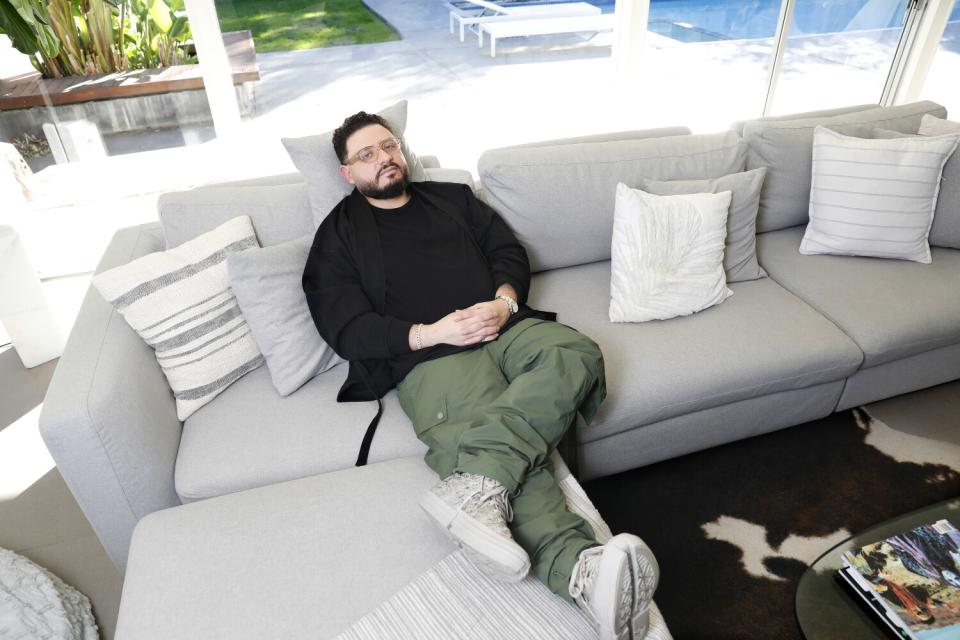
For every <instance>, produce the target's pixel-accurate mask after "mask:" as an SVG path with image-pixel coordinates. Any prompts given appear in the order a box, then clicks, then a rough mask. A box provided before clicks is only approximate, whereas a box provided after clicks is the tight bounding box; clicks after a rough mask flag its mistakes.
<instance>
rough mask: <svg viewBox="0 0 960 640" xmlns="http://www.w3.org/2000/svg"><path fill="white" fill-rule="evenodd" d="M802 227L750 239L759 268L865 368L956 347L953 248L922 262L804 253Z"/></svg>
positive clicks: (958, 258)
mask: <svg viewBox="0 0 960 640" xmlns="http://www.w3.org/2000/svg"><path fill="white" fill-rule="evenodd" d="M803 230H804V229H803V227H794V228H792V229H783V230H780V231H774V232H770V233H764V234H761V235H759V236H757V255H758V257H759V258H760V264H762V265H763V267H764V268H765V269H766V270H767V272H768V273H769V274H770V277H772V278H774V279H775V280H776V281H777V282H779V283H781V284H782V285H783V286H784V287H786V288H787V289H789V290H790V291H792V292H793V293H795V294H796V295H798V296H800V297H801V298H803V299H804V300H805V301H806V302H807V303H809V304H810V306H812V307H813V308H815V309H817V310H818V311H819V312H820V313H822V314H823V315H824V316H826V317H827V318H829V319H830V320H831V321H832V322H833V323H835V324H836V325H837V326H838V327H839V328H840V329H842V330H843V332H844V333H846V334H847V335H848V336H850V337H851V338H852V339H853V340H854V341H855V342H856V343H857V345H858V346H859V347H860V349H861V350H862V351H863V354H864V363H863V366H864V367H865V368H866V367H872V366H875V365H878V364H882V363H884V362H890V361H892V360H896V359H898V358H903V357H905V356H910V355H914V354H918V353H922V352H924V351H928V350H930V349H936V348H938V347H943V346H946V345H951V344H955V343H957V342H960V251H957V250H955V249H943V248H939V247H934V248H932V250H931V254H932V258H933V261H932V262H931V263H930V264H920V263H915V262H902V261H899V260H885V259H883V258H857V257H849V256H804V255H801V254H800V253H799V251H798V249H799V247H800V239H801V238H802V237H803Z"/></svg>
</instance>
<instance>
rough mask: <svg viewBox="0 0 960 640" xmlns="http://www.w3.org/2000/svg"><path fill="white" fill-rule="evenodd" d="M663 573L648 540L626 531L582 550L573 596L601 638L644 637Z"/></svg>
mask: <svg viewBox="0 0 960 640" xmlns="http://www.w3.org/2000/svg"><path fill="white" fill-rule="evenodd" d="M659 576H660V569H659V566H658V565H657V559H656V558H655V557H654V556H653V552H652V551H650V548H649V547H648V546H647V545H646V544H645V543H644V542H643V540H641V539H640V538H638V537H637V536H635V535H633V534H630V533H621V534H619V535H616V536H614V537H613V538H611V539H610V541H609V542H607V544H605V545H603V546H602V547H591V548H589V549H585V550H584V551H581V552H580V557H579V558H578V559H577V563H576V564H575V565H574V567H573V575H572V576H571V577H570V587H569V589H570V596H571V597H573V599H574V601H575V602H576V603H577V604H578V605H579V606H580V608H581V609H583V610H584V611H585V612H586V613H587V615H588V616H590V617H591V618H592V619H593V621H594V622H595V623H596V624H597V627H598V631H599V632H600V640H641V639H642V638H643V637H644V636H645V635H646V634H647V626H648V625H649V617H650V602H651V601H653V592H654V591H655V590H656V588H657V582H658V580H659Z"/></svg>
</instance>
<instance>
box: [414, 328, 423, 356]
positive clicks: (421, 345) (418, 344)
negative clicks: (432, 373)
mask: <svg viewBox="0 0 960 640" xmlns="http://www.w3.org/2000/svg"><path fill="white" fill-rule="evenodd" d="M421 329H423V323H422V322H421V323H420V324H418V325H417V333H416V340H417V351H420V349H423V342H422V341H421V340H420V330H421Z"/></svg>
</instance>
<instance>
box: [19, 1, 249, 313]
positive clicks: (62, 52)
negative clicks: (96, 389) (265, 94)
mask: <svg viewBox="0 0 960 640" xmlns="http://www.w3.org/2000/svg"><path fill="white" fill-rule="evenodd" d="M209 1H210V3H211V6H212V2H213V0H209ZM31 5H32V7H33V11H34V14H33V19H32V20H27V19H23V18H22V17H21V23H20V24H19V25H18V27H17V28H11V26H10V23H9V21H7V22H5V23H4V24H5V26H6V28H7V29H9V30H10V32H9V33H8V34H6V35H0V142H2V143H6V144H7V145H9V144H10V143H12V146H5V147H3V148H2V149H3V151H4V153H3V154H0V178H9V176H10V175H11V172H10V169H11V167H14V170H13V172H12V173H13V175H15V176H16V177H15V182H14V183H11V181H10V180H9V179H7V180H6V184H7V185H10V184H17V185H19V186H18V188H17V189H15V190H7V191H4V193H3V194H2V198H0V219H2V220H0V223H3V224H10V225H12V226H13V227H14V228H15V229H16V231H17V232H18V234H19V237H20V239H21V241H22V243H23V246H24V248H25V249H26V252H27V255H28V258H29V260H30V262H31V263H32V267H33V269H34V270H35V271H36V272H37V274H38V276H39V277H40V279H41V281H42V283H43V285H44V289H45V291H47V293H48V296H49V297H50V299H51V304H53V305H54V307H55V308H57V309H58V310H59V311H62V312H63V313H64V314H65V317H67V318H68V324H67V325H66V326H67V327H69V322H72V318H69V315H70V313H71V312H73V313H75V312H76V308H77V306H78V305H79V301H80V299H81V297H82V293H83V291H84V289H85V288H86V286H87V283H88V282H89V278H90V274H91V272H93V271H94V269H95V267H96V265H97V263H98V262H99V259H100V257H101V255H102V254H103V251H104V249H105V248H106V246H107V244H108V243H109V241H110V239H111V237H112V236H113V234H114V232H115V231H116V230H117V229H119V228H122V227H128V226H132V225H136V224H140V223H143V222H154V221H156V219H157V209H156V202H157V198H158V197H159V195H160V194H161V193H163V192H166V191H171V190H178V189H184V188H188V187H190V186H193V185H197V184H202V183H205V182H210V181H214V180H223V179H224V177H223V172H222V171H220V169H221V167H223V163H222V162H220V161H219V160H218V158H220V157H223V155H225V154H223V153H221V152H219V151H218V145H219V141H218V140H217V136H216V132H215V129H214V126H213V122H212V118H211V111H210V106H209V104H208V101H207V95H206V91H205V89H204V79H203V73H204V72H205V68H204V65H203V61H202V60H200V59H199V58H198V55H197V52H196V45H195V42H196V40H197V33H196V32H195V31H194V30H193V26H194V25H193V23H192V21H191V20H190V19H189V17H188V16H187V13H186V9H185V6H184V2H183V0H151V1H150V2H144V1H143V0H116V1H114V0H111V1H107V0H83V1H81V0H50V1H49V2H35V3H28V6H31ZM18 15H19V14H18ZM7 18H8V19H9V18H10V16H9V15H8V16H7ZM213 25H214V29H216V23H215V21H214V22H213ZM2 29H3V28H2V27H0V31H2ZM11 36H12V37H11ZM214 37H220V34H219V32H217V33H216V34H215V35H214ZM224 37H225V39H226V43H227V48H228V50H229V56H230V59H231V62H232V64H233V66H234V69H235V72H236V73H235V74H234V81H235V84H236V92H237V95H238V96H240V97H241V98H245V97H246V96H249V95H252V86H253V85H252V83H253V82H254V81H255V78H256V58H255V53H254V50H253V48H252V40H251V39H250V38H249V37H247V38H246V41H244V40H243V38H242V37H237V36H236V35H231V34H225V36H224ZM17 167H19V168H17ZM0 186H2V185H0Z"/></svg>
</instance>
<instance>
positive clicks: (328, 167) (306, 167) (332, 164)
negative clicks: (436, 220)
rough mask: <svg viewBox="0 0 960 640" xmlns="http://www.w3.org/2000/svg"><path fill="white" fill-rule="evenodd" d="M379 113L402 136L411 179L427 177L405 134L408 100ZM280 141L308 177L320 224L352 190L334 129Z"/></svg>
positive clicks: (402, 146) (314, 216)
mask: <svg viewBox="0 0 960 640" xmlns="http://www.w3.org/2000/svg"><path fill="white" fill-rule="evenodd" d="M377 115H379V116H381V117H382V118H383V119H384V120H386V121H387V124H389V125H390V126H389V127H388V128H389V129H390V131H391V132H392V133H393V135H395V136H397V137H398V138H400V141H401V150H402V151H403V156H404V158H405V159H406V161H407V173H408V177H409V179H410V180H411V181H414V182H420V181H423V180H426V174H425V173H424V169H423V165H422V164H420V160H419V159H418V158H417V156H416V155H415V154H414V153H413V151H412V150H411V149H410V147H409V145H408V144H407V141H406V140H405V139H404V137H403V134H404V132H406V130H407V101H406V100H401V101H400V102H398V103H397V104H395V105H393V106H390V107H387V108H386V109H383V110H381V111H379V112H378V113H377ZM280 141H281V142H282V143H283V146H284V147H286V149H287V153H289V154H290V159H291V160H293V163H294V164H295V165H296V167H297V169H299V170H300V173H302V174H303V178H304V180H306V183H307V190H308V192H309V194H310V208H311V209H312V210H313V224H314V226H315V227H317V226H320V223H321V222H322V221H323V219H324V218H326V217H327V214H328V213H330V210H331V209H332V208H333V207H334V206H335V205H336V204H337V203H338V202H340V200H342V199H343V198H344V196H346V195H347V194H349V193H350V192H351V191H353V185H351V184H350V183H348V182H347V181H346V180H344V179H343V176H341V175H340V171H339V169H340V158H338V157H337V154H336V152H335V151H334V150H333V131H327V132H325V133H321V134H318V135H313V136H305V137H302V138H281V140H280Z"/></svg>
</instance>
